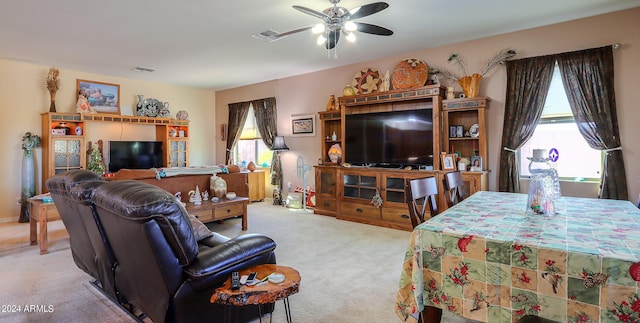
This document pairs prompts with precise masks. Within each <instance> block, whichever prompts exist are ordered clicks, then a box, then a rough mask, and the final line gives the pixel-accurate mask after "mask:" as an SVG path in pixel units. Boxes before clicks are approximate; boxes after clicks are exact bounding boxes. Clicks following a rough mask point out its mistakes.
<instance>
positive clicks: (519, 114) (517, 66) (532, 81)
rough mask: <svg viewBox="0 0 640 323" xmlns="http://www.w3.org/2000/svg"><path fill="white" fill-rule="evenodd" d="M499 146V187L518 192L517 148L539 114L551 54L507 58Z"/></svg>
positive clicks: (551, 65) (550, 71)
mask: <svg viewBox="0 0 640 323" xmlns="http://www.w3.org/2000/svg"><path fill="white" fill-rule="evenodd" d="M506 64H507V93H506V99H505V102H506V103H505V112H504V121H503V130H502V131H503V133H502V148H501V149H500V171H499V183H498V190H499V191H500V192H513V193H520V170H519V169H518V166H519V165H518V159H517V156H516V151H517V149H518V148H520V147H521V146H522V145H523V144H524V143H525V142H526V141H527V140H529V138H531V136H532V135H533V131H534V130H535V129H536V125H537V124H538V120H540V116H541V115H542V109H543V107H544V102H545V100H546V99H547V92H549V86H550V84H551V78H552V76H553V68H554V66H555V58H554V57H553V56H540V57H530V58H523V59H518V60H510V61H507V62H506Z"/></svg>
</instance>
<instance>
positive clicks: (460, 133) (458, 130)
mask: <svg viewBox="0 0 640 323" xmlns="http://www.w3.org/2000/svg"><path fill="white" fill-rule="evenodd" d="M456 137H458V138H462V137H464V126H456Z"/></svg>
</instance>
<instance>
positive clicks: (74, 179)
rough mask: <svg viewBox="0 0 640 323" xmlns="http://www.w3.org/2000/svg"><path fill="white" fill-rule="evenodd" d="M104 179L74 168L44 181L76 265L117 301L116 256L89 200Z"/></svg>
mask: <svg viewBox="0 0 640 323" xmlns="http://www.w3.org/2000/svg"><path fill="white" fill-rule="evenodd" d="M104 183H106V182H105V181H104V180H103V179H102V177H100V176H98V175H97V174H95V173H93V172H90V171H86V170H74V171H69V172H67V173H64V174H61V175H56V176H54V177H51V178H50V179H49V180H47V182H46V185H47V189H48V190H49V192H50V193H51V197H52V198H53V200H54V202H55V205H56V208H57V209H58V213H60V217H61V218H62V222H63V223H64V226H65V227H66V229H67V232H68V233H69V244H70V246H71V254H72V256H73V260H74V262H75V263H76V266H78V268H80V269H82V270H84V271H85V272H86V273H88V274H89V275H91V276H92V277H93V278H95V280H96V281H95V282H96V283H97V284H98V287H100V288H102V289H103V290H104V291H105V293H106V294H107V295H108V296H109V297H111V298H112V299H114V300H115V301H118V297H117V295H116V291H115V286H114V284H115V279H114V275H113V265H114V263H115V260H114V259H113V256H112V253H111V252H110V250H109V249H110V248H109V244H108V241H106V237H105V236H104V234H103V233H102V230H101V227H100V225H99V223H98V222H96V218H95V214H94V212H93V208H92V207H91V200H90V199H91V194H92V192H93V189H94V188H95V187H97V186H99V185H102V184H104Z"/></svg>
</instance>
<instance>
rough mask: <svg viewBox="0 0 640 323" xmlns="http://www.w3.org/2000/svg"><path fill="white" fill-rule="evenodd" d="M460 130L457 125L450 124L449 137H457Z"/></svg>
mask: <svg viewBox="0 0 640 323" xmlns="http://www.w3.org/2000/svg"><path fill="white" fill-rule="evenodd" d="M457 134H458V131H457V127H456V126H449V138H455V137H457Z"/></svg>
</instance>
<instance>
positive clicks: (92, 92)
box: [76, 80, 120, 114]
mask: <svg viewBox="0 0 640 323" xmlns="http://www.w3.org/2000/svg"><path fill="white" fill-rule="evenodd" d="M76 88H77V91H76V93H77V94H78V98H77V99H79V98H80V97H81V96H84V98H86V100H87V101H88V102H89V104H90V105H91V107H92V108H93V110H95V111H96V112H97V113H113V114H120V85H118V84H110V83H102V82H95V81H87V80H77V81H76Z"/></svg>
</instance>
